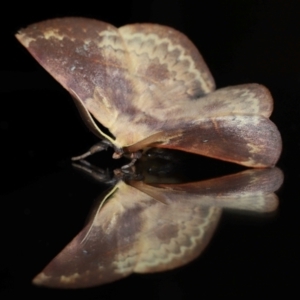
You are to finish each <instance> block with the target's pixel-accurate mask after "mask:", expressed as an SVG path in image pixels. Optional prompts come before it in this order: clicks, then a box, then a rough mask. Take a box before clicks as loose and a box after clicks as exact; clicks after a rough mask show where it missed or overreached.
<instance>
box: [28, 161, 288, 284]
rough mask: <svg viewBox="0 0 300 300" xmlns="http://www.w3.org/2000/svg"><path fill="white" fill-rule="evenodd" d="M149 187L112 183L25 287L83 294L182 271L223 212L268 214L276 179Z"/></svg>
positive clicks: (252, 175) (245, 175)
mask: <svg viewBox="0 0 300 300" xmlns="http://www.w3.org/2000/svg"><path fill="white" fill-rule="evenodd" d="M83 169H86V170H85V172H86V173H87V174H89V175H93V174H92V173H93V171H91V169H89V168H85V167H83ZM121 174H123V173H121ZM103 175H104V177H105V171H103V172H102V174H100V176H99V177H100V178H101V177H103ZM123 175H124V174H123ZM151 181H152V182H151V183H149V182H147V181H146V180H143V181H141V180H132V179H129V180H121V179H120V180H116V184H115V185H112V186H111V187H110V188H109V189H108V190H107V191H106V192H105V193H103V194H102V195H100V196H99V197H98V199H97V201H96V202H95V204H94V208H93V210H92V213H91V214H90V217H89V218H88V220H87V223H86V225H85V227H84V228H83V229H82V231H81V232H80V233H78V235H77V236H76V237H75V238H74V239H73V240H72V241H71V242H70V243H69V244H68V245H67V246H66V247H65V248H64V249H63V250H62V251H61V252H60V253H59V254H58V255H57V256H56V257H55V258H54V259H53V260H52V261H51V262H50V263H49V264H48V265H47V266H46V267H45V268H44V270H43V271H42V272H41V273H39V274H38V275H37V276H36V277H35V278H34V280H33V282H34V283H35V284H37V285H43V286H47V287H53V288H86V287H92V286H96V285H101V284H105V283H109V282H113V281H115V280H118V279H121V278H124V277H126V276H129V275H130V274H132V273H153V272H162V271H166V270H170V269H174V268H177V267H180V266H182V265H185V264H187V263H189V262H191V261H193V260H194V259H195V258H197V257H198V256H199V255H200V254H201V253H202V251H203V250H204V249H205V247H206V246H207V244H208V243H209V242H210V240H211V238H212V236H213V234H214V231H215V229H216V226H217V224H218V222H219V219H220V216H221V213H222V210H223V208H229V209H234V210H237V211H238V210H243V211H251V212H252V213H264V212H272V211H274V210H275V209H276V208H277V205H278V199H277V196H276V195H275V194H274V191H275V190H277V189H278V188H279V187H280V185H281V184H282V181H283V174H282V172H281V171H280V170H279V169H278V168H276V167H275V168H267V169H250V170H246V171H243V172H240V173H237V174H233V175H227V176H223V177H219V178H214V179H209V180H204V181H197V182H187V183H163V182H160V181H157V182H153V179H152V180H151Z"/></svg>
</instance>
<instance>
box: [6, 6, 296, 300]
mask: <svg viewBox="0 0 300 300" xmlns="http://www.w3.org/2000/svg"><path fill="white" fill-rule="evenodd" d="M102 2H103V3H102ZM298 4H299V3H298V1H274V0H273V1H252V0H251V1H250V0H249V1H183V0H182V1H180V0H173V1H171V0H161V1H158V0H157V1H148V2H144V1H137V0H135V1H119V2H116V1H107V2H104V1H98V4H97V6H95V4H91V3H90V1H85V2H83V3H80V5H78V6H76V5H75V4H72V6H70V7H68V8H61V7H59V6H57V5H54V4H51V5H50V3H41V4H40V7H38V8H37V7H36V6H35V5H33V4H31V3H30V1H29V2H28V1H26V2H23V4H15V3H11V4H8V5H10V7H9V8H5V9H4V8H3V9H2V15H3V17H2V18H1V19H0V22H1V26H0V28H1V47H0V54H1V56H0V57H1V64H0V82H1V84H0V97H1V99H0V101H1V105H0V156H1V184H0V187H1V189H0V201H1V202H0V203H1V209H0V222H1V223H0V224H1V227H0V233H1V242H0V255H1V256H0V297H1V299H9V298H10V297H11V296H12V295H13V294H15V293H19V292H20V291H22V293H23V295H25V294H26V295H29V296H30V297H39V298H42V297H43V298H46V297H47V296H49V297H54V296H56V295H59V294H63V295H64V296H68V297H73V298H74V297H75V298H76V297H78V299H79V298H83V299H120V297H124V296H125V295H126V296H128V295H130V297H131V299H139V298H143V299H148V298H149V299H153V298H156V299H162V298H164V299H165V297H167V299H168V298H170V299H194V298H197V299H198V298H202V299H209V298H213V297H214V296H215V297H217V296H222V297H226V296H231V297H242V298H244V296H245V295H247V296H248V295H257V296H258V295H259V296H269V297H271V296H274V295H279V294H281V295H283V296H287V297H289V296H291V295H292V292H297V290H298V289H297V283H298V282H299V280H298V279H299V253H300V248H299V246H298V238H299V228H300V226H299V225H300V221H299V219H300V218H299V211H300V210H299V200H300V199H299V179H300V176H299V169H298V166H299V155H298V153H299V148H300V140H299V133H300V128H299V127H300V122H299V119H300V116H299V112H300V104H299V103H300V102H299V100H300V37H299V36H300V35H299V32H300V10H299V8H298V6H299V5H298ZM64 16H84V17H91V18H96V19H99V20H103V21H106V22H108V23H112V24H114V25H116V26H122V25H124V24H127V23H134V22H152V23H160V24H165V25H168V26H171V27H175V28H176V29H178V30H180V31H182V32H184V33H185V34H186V35H187V36H188V37H189V38H190V39H191V40H192V41H193V42H194V43H195V45H196V46H197V47H198V48H199V49H200V51H201V53H202V55H203V57H204V59H205V61H206V62H207V65H208V66H209V68H210V70H211V72H212V74H213V76H214V78H215V81H216V84H217V87H218V88H220V87H225V86H228V85H236V84H241V83H251V82H258V83H261V84H264V85H265V86H267V87H268V88H269V89H270V91H271V93H272V95H273V97H274V107H275V109H274V113H273V115H272V117H271V119H272V120H273V122H275V124H276V125H277V126H278V128H279V130H280V132H281V134H282V138H283V153H282V155H281V158H280V160H279V162H278V166H279V167H280V168H281V169H282V170H283V172H284V174H285V182H284V184H283V186H282V188H281V189H280V191H279V192H278V195H279V198H280V206H279V209H278V211H277V213H276V214H274V215H273V216H272V217H268V218H259V219H256V218H250V217H246V216H244V217H243V216H239V217H237V216H233V215H231V214H224V216H223V219H222V220H221V223H220V226H219V228H218V230H217V232H216V234H215V236H214V238H213V240H212V242H211V244H210V245H209V247H208V248H207V249H206V251H205V252H204V253H203V255H202V256H201V257H200V258H199V259H197V260H196V261H195V262H193V263H191V264H189V265H187V266H184V267H182V268H179V269H177V270H174V271H172V272H166V273H161V274H151V275H133V276H130V277H128V278H126V279H124V280H121V281H118V282H115V283H112V284H109V285H106V286H102V287H97V288H93V289H88V290H80V291H60V290H48V289H43V288H37V287H35V286H32V285H31V283H30V282H31V279H32V278H33V277H34V276H35V275H36V274H37V273H38V272H40V271H41V269H42V268H43V267H44V266H45V265H46V264H47V263H48V262H49V261H50V260H51V259H52V258H53V257H54V256H55V255H56V254H57V253H58V252H59V251H60V250H61V249H62V248H63V247H64V246H65V245H66V244H67V243H68V242H69V241H70V240H71V239H72V238H73V237H74V236H75V235H76V234H77V233H78V232H79V231H80V229H81V228H82V226H83V223H84V220H85V217H86V215H87V213H88V211H89V208H90V206H91V203H92V200H93V199H94V198H95V197H96V195H97V194H98V193H99V191H101V189H102V186H101V185H98V184H96V183H95V182H92V181H90V180H89V179H88V178H86V177H84V176H82V175H81V174H80V173H78V172H76V171H75V170H74V169H72V168H71V166H70V162H69V158H70V157H71V156H74V155H77V154H79V153H81V152H83V151H84V150H86V149H87V148H88V147H89V146H90V145H92V144H93V143H95V142H96V141H97V139H96V138H95V137H94V136H93V135H92V134H91V133H89V131H88V130H87V129H86V128H85V126H84V124H83V123H82V121H81V119H80V117H79V115H78V113H77V111H76V108H75V106H74V104H73V102H72V100H71V97H70V96H69V95H68V93H67V92H66V91H64V89H63V88H62V87H61V86H60V85H59V84H58V83H56V82H55V81H54V80H53V79H52V78H51V76H50V75H48V74H47V73H46V72H45V71H44V70H43V69H42V68H41V67H40V66H39V65H38V63H37V62H36V61H35V60H34V59H33V58H32V57H31V55H30V54H29V53H28V52H27V51H26V49H25V48H23V46H21V45H20V44H19V43H18V41H17V40H16V39H15V38H14V34H15V33H16V32H17V31H18V30H19V29H20V28H22V27H26V26H27V25H29V24H31V23H34V22H38V21H42V20H45V19H49V18H54V17H64ZM8 19H9V21H7V20H8ZM101 155H103V156H99V157H100V158H101V160H102V161H100V163H99V165H101V166H107V165H108V164H111V163H112V160H110V155H111V153H109V154H105V153H104V154H101ZM102 162H103V163H102ZM113 163H115V162H113ZM220 168H221V169H222V168H227V167H224V165H223V164H221V163H220V165H218V164H215V163H212V165H211V166H210V165H209V164H208V163H207V162H206V161H205V163H204V164H203V168H200V170H199V172H200V173H201V174H205V172H207V171H209V174H210V175H209V176H213V173H214V172H216V174H218V172H220Z"/></svg>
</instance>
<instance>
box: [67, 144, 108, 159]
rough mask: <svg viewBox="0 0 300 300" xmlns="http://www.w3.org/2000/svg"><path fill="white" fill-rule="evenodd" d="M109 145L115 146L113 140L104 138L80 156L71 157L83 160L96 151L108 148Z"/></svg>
mask: <svg viewBox="0 0 300 300" xmlns="http://www.w3.org/2000/svg"><path fill="white" fill-rule="evenodd" d="M108 147H113V145H112V144H111V142H109V141H107V140H102V141H100V142H99V143H97V144H96V145H94V146H92V147H91V148H90V149H89V150H88V151H87V152H85V153H83V154H81V155H79V156H75V157H72V158H71V159H72V160H73V161H75V160H81V159H84V158H86V157H88V156H90V155H92V154H94V153H97V152H101V151H103V150H107V148H108Z"/></svg>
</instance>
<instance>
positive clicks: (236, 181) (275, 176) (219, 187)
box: [130, 168, 283, 212]
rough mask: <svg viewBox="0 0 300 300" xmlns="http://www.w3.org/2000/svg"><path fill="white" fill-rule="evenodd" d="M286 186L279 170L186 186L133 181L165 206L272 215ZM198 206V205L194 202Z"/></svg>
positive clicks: (254, 172) (133, 183) (236, 175)
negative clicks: (183, 204) (179, 203)
mask: <svg viewBox="0 0 300 300" xmlns="http://www.w3.org/2000/svg"><path fill="white" fill-rule="evenodd" d="M282 183H283V173H282V171H281V170H280V169H278V168H272V169H252V170H246V171H243V172H240V173H237V174H233V175H227V176H223V177H219V178H214V179H209V180H204V181H199V182H191V183H184V184H153V183H152V184H146V183H144V182H142V181H132V182H130V184H131V185H132V186H134V187H135V188H137V189H139V190H141V191H143V192H144V193H146V194H148V195H150V196H151V197H153V198H154V199H157V200H159V201H161V202H162V203H166V204H170V203H173V202H176V201H186V202H187V203H189V204H191V203H195V202H197V203H198V204H201V205H202V206H216V207H221V208H230V209H237V210H246V211H254V212H272V211H274V210H275V209H276V208H277V206H278V198H277V196H276V195H275V194H274V192H275V191H277V190H278V189H279V188H280V186H281V185H282ZM195 205H196V203H195Z"/></svg>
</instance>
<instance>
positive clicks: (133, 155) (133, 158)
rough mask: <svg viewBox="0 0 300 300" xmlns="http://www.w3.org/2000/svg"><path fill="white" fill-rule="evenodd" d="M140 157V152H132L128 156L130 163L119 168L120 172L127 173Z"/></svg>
mask: <svg viewBox="0 0 300 300" xmlns="http://www.w3.org/2000/svg"><path fill="white" fill-rule="evenodd" d="M141 156H142V152H141V151H138V152H133V153H131V154H130V158H131V162H130V163H129V164H126V165H124V166H122V167H121V170H122V171H123V172H124V173H128V172H129V169H130V168H131V167H132V166H133V165H134V164H135V162H136V161H137V160H138V159H139V158H141Z"/></svg>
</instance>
